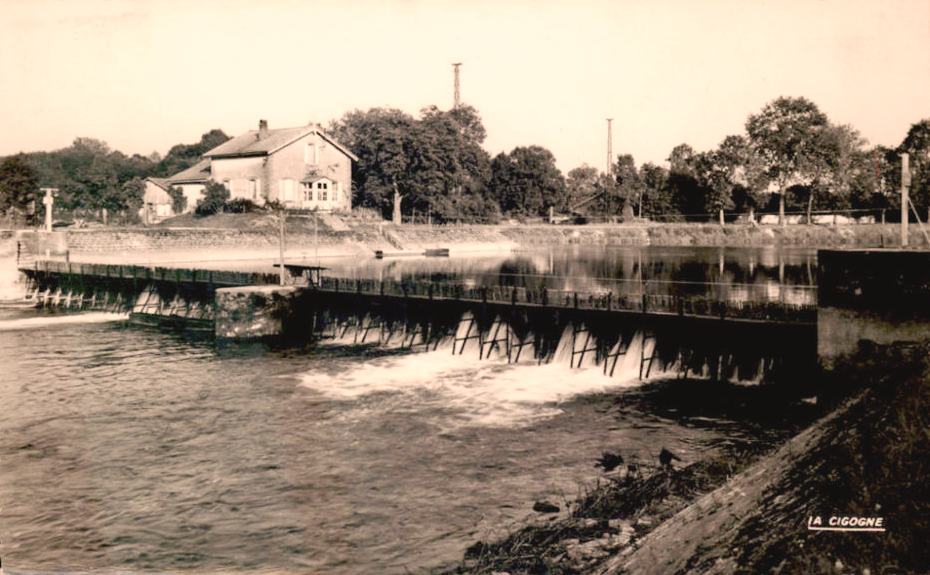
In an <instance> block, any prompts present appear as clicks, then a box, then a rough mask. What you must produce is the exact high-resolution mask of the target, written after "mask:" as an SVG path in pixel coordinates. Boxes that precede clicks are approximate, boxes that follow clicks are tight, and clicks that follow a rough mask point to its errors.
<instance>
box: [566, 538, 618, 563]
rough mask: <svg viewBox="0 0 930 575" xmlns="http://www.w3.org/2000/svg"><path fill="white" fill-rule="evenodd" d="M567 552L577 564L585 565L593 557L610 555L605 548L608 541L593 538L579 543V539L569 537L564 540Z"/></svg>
mask: <svg viewBox="0 0 930 575" xmlns="http://www.w3.org/2000/svg"><path fill="white" fill-rule="evenodd" d="M563 545H564V547H565V554H566V555H568V557H569V558H570V559H571V560H572V561H573V562H574V563H576V564H580V565H584V564H585V563H588V562H589V561H591V560H592V559H601V558H603V557H607V556H608V555H610V552H609V551H607V549H605V546H606V541H605V540H603V539H592V540H591V541H586V542H584V543H579V542H578V540H577V539H568V540H566V541H565V542H564V544H563Z"/></svg>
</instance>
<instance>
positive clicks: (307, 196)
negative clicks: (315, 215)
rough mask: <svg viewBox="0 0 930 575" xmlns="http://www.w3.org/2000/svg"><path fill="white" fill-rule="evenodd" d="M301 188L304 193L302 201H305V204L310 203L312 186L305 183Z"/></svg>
mask: <svg viewBox="0 0 930 575" xmlns="http://www.w3.org/2000/svg"><path fill="white" fill-rule="evenodd" d="M303 188H304V190H303V191H304V201H305V202H312V201H313V184H307V183H305V184H304V185H303Z"/></svg>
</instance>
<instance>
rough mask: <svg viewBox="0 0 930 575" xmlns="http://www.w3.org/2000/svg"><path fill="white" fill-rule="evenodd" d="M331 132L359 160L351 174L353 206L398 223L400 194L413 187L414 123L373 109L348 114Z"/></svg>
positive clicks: (406, 116)
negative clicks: (388, 217) (385, 215)
mask: <svg viewBox="0 0 930 575" xmlns="http://www.w3.org/2000/svg"><path fill="white" fill-rule="evenodd" d="M331 131H332V132H333V135H334V136H335V138H336V139H337V140H339V141H340V142H341V143H342V144H343V145H345V146H347V147H348V148H349V149H350V150H352V151H353V153H354V154H355V155H356V156H357V157H358V162H356V164H355V166H354V169H353V170H352V183H353V188H354V189H355V194H356V198H355V200H356V204H357V205H361V206H367V207H373V208H377V209H378V210H380V211H382V212H384V213H391V212H393V219H394V223H400V208H401V205H400V204H401V201H402V199H403V196H404V194H403V193H402V190H403V191H407V190H410V188H411V187H412V181H411V176H412V168H413V158H412V156H413V151H414V149H415V148H416V147H417V145H418V144H417V143H416V131H417V126H416V120H415V119H414V118H413V117H412V116H410V115H409V114H406V113H404V112H401V111H400V110H394V109H385V108H372V109H370V110H368V111H367V112H362V111H360V110H355V111H352V112H347V113H346V114H345V115H343V117H342V118H341V119H340V120H339V121H338V122H335V123H334V124H333V125H332V127H331Z"/></svg>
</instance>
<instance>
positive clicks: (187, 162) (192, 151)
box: [151, 128, 230, 177]
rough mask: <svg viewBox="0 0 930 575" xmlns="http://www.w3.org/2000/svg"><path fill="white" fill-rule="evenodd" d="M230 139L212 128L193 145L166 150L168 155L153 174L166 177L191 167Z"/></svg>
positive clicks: (220, 131)
mask: <svg viewBox="0 0 930 575" xmlns="http://www.w3.org/2000/svg"><path fill="white" fill-rule="evenodd" d="M229 139H230V138H229V136H228V135H226V133H225V132H223V130H220V129H217V128H214V129H212V130H210V131H209V132H206V133H204V134H202V135H201V136H200V141H199V142H197V143H195V144H176V145H174V146H172V147H171V149H170V150H168V154H167V155H166V156H165V157H164V159H162V160H161V161H160V162H158V165H157V166H156V168H155V170H154V174H151V175H158V176H162V177H167V176H170V175H173V174H176V173H178V172H180V171H182V170H186V169H187V168H189V167H191V166H193V165H194V164H196V163H197V162H199V161H200V160H201V159H202V156H203V155H204V154H205V153H207V152H209V151H210V150H212V149H213V148H215V147H217V146H219V145H220V144H222V143H224V142H226V141H228V140H229Z"/></svg>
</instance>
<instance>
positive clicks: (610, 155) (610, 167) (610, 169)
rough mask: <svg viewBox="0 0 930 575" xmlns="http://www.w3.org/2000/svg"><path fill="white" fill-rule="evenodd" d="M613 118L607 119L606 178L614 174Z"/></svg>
mask: <svg viewBox="0 0 930 575" xmlns="http://www.w3.org/2000/svg"><path fill="white" fill-rule="evenodd" d="M613 121H614V119H613V118H607V176H608V177H609V176H613V174H614V144H613V131H614V130H613Z"/></svg>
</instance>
